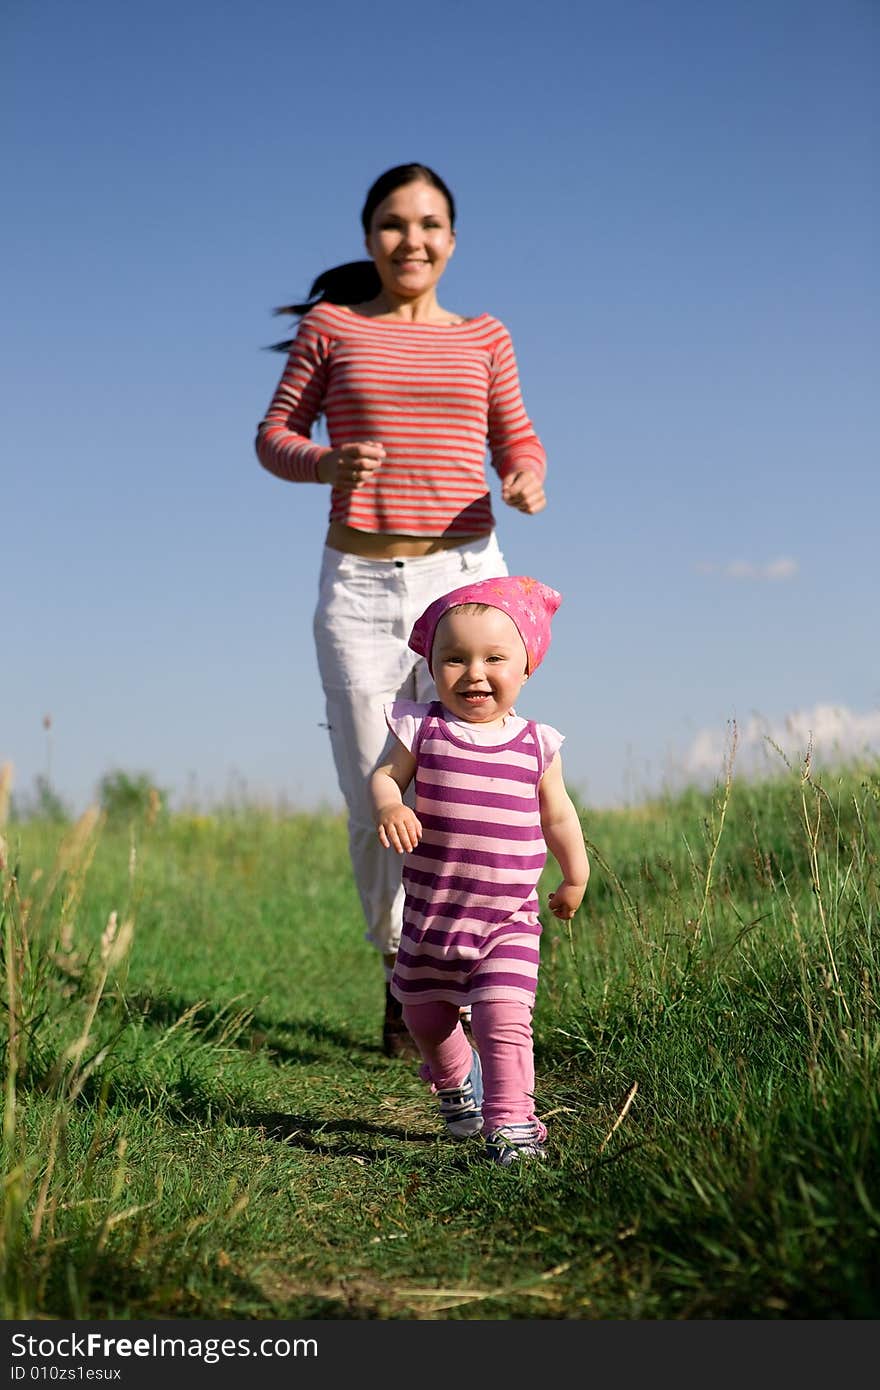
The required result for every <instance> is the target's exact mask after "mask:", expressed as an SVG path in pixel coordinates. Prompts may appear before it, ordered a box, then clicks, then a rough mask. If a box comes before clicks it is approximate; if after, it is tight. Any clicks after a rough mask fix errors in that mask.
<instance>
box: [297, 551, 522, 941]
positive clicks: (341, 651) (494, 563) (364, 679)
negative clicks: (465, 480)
mask: <svg viewBox="0 0 880 1390" xmlns="http://www.w3.org/2000/svg"><path fill="white" fill-rule="evenodd" d="M503 574H507V566H506V565H505V563H504V556H503V555H502V554H501V551H500V549H499V547H498V542H497V540H496V539H495V536H494V534H492V535H489V536H485V537H482V538H481V539H480V540H478V541H475V542H473V543H472V544H470V545H467V546H461V547H457V548H456V549H454V550H440V551H437V552H436V553H435V554H433V555H418V556H414V557H411V558H403V559H400V560H366V559H364V558H362V557H361V556H360V555H344V554H342V552H341V551H338V550H331V549H330V548H329V546H327V547H325V549H324V558H323V563H322V565H321V579H320V589H319V594H318V606H317V608H316V610H315V621H314V632H315V646H316V648H317V652H318V668H319V670H320V672H321V681H322V684H323V686H324V695H325V697H326V701H327V724H328V727H329V730H330V744H331V747H332V750H333V761H334V762H335V764H336V775H337V777H338V779H339V789H340V791H341V792H342V795H343V796H344V798H345V802H346V805H347V807H348V841H349V849H350V851H351V862H352V867H353V869H354V876H355V882H356V883H357V887H358V892H359V893H360V896H361V903H362V905H363V910H364V916H365V918H366V920H367V932H366V938H367V940H368V941H371V942H372V943H373V945H374V946H375V947H376V948H377V949H378V950H380V951H381V952H382V954H383V955H391V954H393V953H394V952H396V950H397V946H398V943H399V941H400V927H401V921H402V917H403V887H402V885H401V873H402V867H403V866H402V863H401V856H400V855H399V854H395V853H394V851H393V850H387V849H383V848H382V846H381V845H380V843H379V837H378V835H377V834H376V825H375V821H374V820H373V810H372V802H371V801H370V798H369V792H368V786H367V782H368V778H369V776H370V774H371V772H372V771H373V769H374V768H375V767H376V766H377V765H378V763H379V760H380V756H381V754H382V752H383V750H384V748H385V745H386V742H387V740H388V738H389V737H390V735H389V733H388V726H387V725H386V723H385V716H384V713H383V709H382V706H383V705H385V704H387V703H388V702H389V701H391V700H417V701H419V702H420V703H424V702H427V701H429V700H434V699H436V691H435V689H434V684H433V681H432V680H431V677H430V675H429V673H428V668H427V665H426V664H425V662H424V661H423V660H422V658H421V657H419V656H416V654H415V652H414V651H412V650H411V649H410V648H409V647H408V646H407V642H408V640H409V635H410V633H411V632H412V629H413V626H414V624H415V622H416V620H417V619H418V618H420V617H421V615H422V613H423V612H424V611H425V609H426V608H427V607H428V604H429V603H433V601H434V599H436V598H440V596H441V595H442V594H446V593H448V592H449V591H450V589H457V588H459V587H460V586H461V585H462V584H473V583H474V582H475V581H476V580H478V579H496V578H498V576H499V575H503ZM411 794H412V789H410V794H409V795H410V796H411Z"/></svg>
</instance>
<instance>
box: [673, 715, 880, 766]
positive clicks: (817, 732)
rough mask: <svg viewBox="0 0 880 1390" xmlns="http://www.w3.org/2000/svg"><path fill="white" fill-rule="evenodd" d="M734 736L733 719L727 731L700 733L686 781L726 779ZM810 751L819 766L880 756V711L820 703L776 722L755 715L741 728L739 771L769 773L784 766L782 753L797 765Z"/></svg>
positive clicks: (690, 750)
mask: <svg viewBox="0 0 880 1390" xmlns="http://www.w3.org/2000/svg"><path fill="white" fill-rule="evenodd" d="M732 735H733V723H732V721H731V722H729V723H728V725H727V727H726V728H725V729H701V730H700V731H699V732H698V733H697V734H696V736H695V737H694V739H693V741H692V742H691V745H690V747H689V748H688V750H687V752H686V754H685V756H684V759H683V762H682V764H681V766H680V769H679V771H680V773H682V774H683V775H684V777H685V778H686V779H687V778H695V779H698V780H699V779H702V778H704V777H706V776H707V775H708V776H713V777H714V776H719V775H721V774H722V773H723V771H724V767H725V764H726V760H727V758H728V757H729V754H730V748H731V741H732ZM780 750H781V752H780ZM808 750H811V756H812V760H813V763H814V765H815V764H818V763H823V762H824V763H829V762H831V763H833V762H845V761H847V760H849V759H853V758H858V757H860V756H864V755H866V754H867V755H869V756H870V755H875V756H876V755H878V754H880V710H869V711H868V712H867V713H859V712H858V711H856V710H851V709H847V707H846V706H845V705H815V706H814V707H813V709H808V710H795V711H794V712H793V713H792V714H788V715H786V716H785V717H784V718H782V719H777V720H768V719H764V718H762V717H761V716H760V715H752V716H751V717H750V718H749V719H748V720H746V722H745V723H744V724H742V725H739V724H738V725H737V727H736V755H735V762H734V771H735V772H739V773H746V774H748V773H752V774H754V773H757V772H770V771H772V770H774V768H775V769H779V768H781V767H783V766H784V761H783V756H782V755H784V757H785V758H787V759H788V761H789V763H791V764H792V766H798V765H800V763H802V762H803V760H804V758H805V757H806V755H807V752H808Z"/></svg>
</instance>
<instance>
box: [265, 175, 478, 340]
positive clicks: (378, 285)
mask: <svg viewBox="0 0 880 1390" xmlns="http://www.w3.org/2000/svg"><path fill="white" fill-rule="evenodd" d="M408 183H427V184H429V185H430V187H431V188H436V189H437V190H438V192H440V193H442V194H443V197H444V198H445V199H446V204H447V206H448V208H449V222H450V226H452V227H453V228H454V227H455V199H454V198H453V196H452V194H451V193H450V191H449V189H448V188H447V187H446V184H445V183H444V182H443V180H442V179H441V177H440V175H439V174H435V173H434V170H433V169H429V168H428V166H427V164H396V165H395V166H394V168H393V169H386V170H385V173H384V174H380V175H379V177H378V178H377V179H376V181H375V183H374V184H373V185H372V187H371V188H370V191H369V193H368V194H367V196H366V199H365V201H364V206H363V208H362V209H361V225H362V226H363V229H364V232H365V233H366V234H367V235H369V231H370V227H371V225H372V221H373V213H374V212H375V211H376V208H377V207H378V206H379V204H380V203H383V202H384V201H385V199H386V198H388V197H390V195H391V194H392V193H393V192H394V191H395V189H398V188H403V187H404V186H405V185H406V184H408ZM381 289H382V281H381V280H380V279H379V272H378V271H377V270H376V267H375V266H374V264H373V262H372V261H346V263H345V264H344V265H335V266H333V267H332V268H331V269H330V270H325V271H322V273H321V274H320V275H319V276H318V277H317V279H316V280H313V281H312V287H311V289H310V290H309V296H308V299H306V301H305V302H304V303H303V304H283V305H281V306H279V308H277V309H275V310H273V313H275V314H292V315H293V316H294V317H295V318H299V317H300V315H302V314H307V313H308V311H309V309H314V307H315V305H316V304H365V303H366V302H367V301H368V300H370V299H375V298H376V296H377V295H378V294H379V292H380V290H381ZM293 343H294V339H293V338H288V339H286V340H285V341H284V342H282V343H273V344H272V350H273V352H289V351H290V349H291V348H292V346H293Z"/></svg>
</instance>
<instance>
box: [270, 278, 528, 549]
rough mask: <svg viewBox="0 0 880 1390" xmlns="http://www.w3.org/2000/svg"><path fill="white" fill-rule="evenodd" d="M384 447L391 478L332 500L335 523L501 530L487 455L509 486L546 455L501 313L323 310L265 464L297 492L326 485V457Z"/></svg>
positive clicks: (277, 409)
mask: <svg viewBox="0 0 880 1390" xmlns="http://www.w3.org/2000/svg"><path fill="white" fill-rule="evenodd" d="M322 413H323V415H324V416H325V419H326V421H327V431H328V434H329V438H330V443H331V447H333V448H338V447H339V446H340V445H342V444H349V443H355V442H358V441H362V440H375V441H377V442H378V443H380V444H383V445H384V447H385V457H384V460H383V463H382V466H381V468H379V469H378V470H377V471H376V473H375V474H374V475H373V478H372V479H371V481H370V482H369V483H368V484H367V485H366V486H365V487H363V488H359V489H357V490H354V491H347V490H343V489H341V488H334V489H333V490H332V492H331V501H330V520H331V521H339V522H342V523H343V524H344V525H346V526H352V527H354V528H355V529H356V530H359V531H372V532H377V533H384V534H387V535H411V536H440V535H444V536H475V535H483V534H485V533H487V532H489V531H491V530H492V529H493V526H494V520H493V516H492V506H491V498H490V495H489V490H488V487H487V482H486V447H487V443H488V448H489V451H490V453H491V458H492V465H493V467H494V469H495V471H496V472H497V473H498V475H499V477H501V478H505V477H507V476H508V474H510V473H516V472H519V471H520V470H522V469H531V470H533V471H534V472H535V473H537V474H538V476H539V477H540V478H543V476H544V472H545V468H546V456H545V453H544V449H543V446H542V444H541V441H540V440H539V439H538V436H537V435H536V434H535V430H534V428H533V426H532V423H531V421H530V420H529V418H528V416H527V415H526V412H525V407H524V406H523V401H522V395H521V393H520V386H519V376H518V373H517V368H516V358H515V356H514V351H513V344H512V343H511V340H510V334H509V333H508V331H507V329H506V328H505V327H504V325H503V324H502V323H500V322H499V321H498V319H495V318H493V317H492V316H491V314H480V315H478V317H477V318H474V319H468V320H466V321H465V322H464V323H462V324H455V325H449V324H434V323H425V324H423V323H411V322H403V321H401V320H396V319H373V318H364V317H363V316H362V315H360V314H356V313H354V312H352V310H350V309H346V308H343V307H342V306H340V305H336V304H319V305H317V306H316V307H315V308H314V309H310V310H309V312H308V313H307V314H305V315H304V316H303V318H302V320H301V322H300V325H299V331H298V333H297V336H296V340H295V342H294V344H293V347H292V348H291V351H290V355H289V357H288V360H287V366H286V367H285V369H284V374H283V376H282V377H281V380H280V382H279V383H278V388H277V390H276V391H275V394H274V396H273V398H272V402H271V404H270V406H269V409H268V411H267V413H266V417H265V419H264V420H263V421H261V423H260V427H259V430H258V433H257V444H256V448H257V457H258V458H259V460H260V462H261V463H262V464H263V466H264V468H267V469H268V470H269V472H270V473H274V474H275V475H276V476H277V477H279V478H284V479H286V480H288V481H289V482H317V481H318V476H317V470H318V461H319V459H320V458H321V456H322V455H323V454H324V453H326V451H327V450H326V446H325V445H321V444H315V443H313V442H312V440H311V437H310V436H311V428H312V425H313V424H314V422H315V420H316V419H317V417H318V416H319V415H320V414H322Z"/></svg>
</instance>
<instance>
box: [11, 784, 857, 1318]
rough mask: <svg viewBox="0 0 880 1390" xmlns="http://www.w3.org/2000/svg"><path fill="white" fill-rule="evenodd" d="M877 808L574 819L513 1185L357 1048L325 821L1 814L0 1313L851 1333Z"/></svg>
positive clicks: (338, 886)
mask: <svg viewBox="0 0 880 1390" xmlns="http://www.w3.org/2000/svg"><path fill="white" fill-rule="evenodd" d="M878 803H880V770H878V768H877V767H876V766H874V767H867V768H863V769H851V770H848V771H845V772H843V773H840V774H835V775H834V776H824V777H823V778H821V779H818V778H814V777H812V776H811V775H810V774H809V771H808V770H806V774H805V770H804V769H800V770H792V771H790V772H787V773H785V774H784V775H783V776H782V777H780V778H779V779H778V780H775V781H771V782H765V783H763V784H760V785H748V784H745V783H739V782H738V781H733V783H732V784H730V783H728V785H727V786H723V787H719V788H717V789H716V791H715V793H714V794H712V795H705V794H702V793H697V792H690V793H687V794H685V795H682V796H680V797H677V798H674V799H672V798H670V799H667V800H664V801H662V802H658V803H654V804H648V805H644V806H642V807H638V808H634V809H631V810H628V811H622V812H616V813H602V814H594V813H589V812H586V811H585V812H584V815H583V823H584V830H585V834H586V837H587V841H588V845H589V847H590V851H591V859H592V863H593V877H592V880H591V883H590V887H589V889H588V893H587V897H586V900H585V903H584V906H583V908H582V909H581V911H580V912H579V913H578V916H577V918H576V919H575V922H574V923H573V924H572V926H571V929H570V930H569V929H567V928H566V927H565V926H564V925H563V924H561V923H558V922H556V921H555V920H553V919H551V918H548V920H547V921H546V924H545V935H544V941H543V947H542V959H543V965H542V979H541V984H540V986H539V1002H538V1006H537V1009H536V1056H537V1072H538V1083H537V1084H538V1112H539V1114H541V1115H542V1117H543V1118H544V1119H545V1120H546V1121H547V1123H548V1125H549V1128H550V1133H551V1149H550V1154H551V1157H550V1161H549V1162H548V1163H547V1164H546V1165H544V1166H540V1165H524V1166H523V1167H522V1169H521V1170H519V1171H518V1170H515V1169H513V1170H511V1169H501V1168H499V1167H497V1166H495V1165H491V1164H489V1163H487V1162H486V1161H485V1159H484V1158H483V1156H482V1151H481V1142H480V1141H479V1140H471V1141H468V1142H466V1143H464V1144H459V1145H455V1144H452V1143H450V1142H448V1141H447V1140H445V1139H444V1137H443V1136H442V1134H441V1131H440V1126H439V1125H438V1123H437V1119H436V1117H435V1114H434V1108H433V1104H432V1102H431V1099H430V1097H429V1095H428V1093H427V1091H426V1089H425V1088H424V1086H423V1085H422V1084H421V1083H420V1082H419V1081H418V1079H417V1077H416V1076H415V1074H414V1068H413V1067H412V1065H411V1064H406V1063H403V1062H400V1061H393V1060H388V1059H386V1058H385V1057H384V1056H383V1055H382V1053H381V1051H380V1047H379V1033H380V1018H381V1011H382V980H381V972H380V969H379V966H378V963H377V959H376V958H375V957H374V955H373V954H372V953H371V951H370V949H369V948H368V947H367V945H366V944H365V943H364V941H363V939H362V927H361V925H360V918H359V911H358V907H357V903H356V898H355V891H354V887H353V884H352V880H351V875H350V871H349V868H348V862H347V855H346V848H345V831H344V825H343V823H342V821H341V820H339V819H336V818H333V817H329V816H306V815H301V816H291V817H278V816H272V815H268V814H262V813H260V812H258V811H255V810H254V811H238V812H235V813H232V812H230V813H228V814H224V815H216V816H182V815H178V816H172V817H168V818H163V817H162V816H161V815H160V816H156V817H154V818H153V823H152V824H151V823H150V816H149V815H147V816H145V817H144V816H141V817H138V818H136V819H134V820H132V821H130V822H126V820H125V819H124V818H123V820H122V821H119V820H117V821H116V822H114V821H112V820H111V821H108V822H107V823H103V822H102V820H101V818H100V817H98V816H97V815H87V816H86V817H84V818H83V820H82V821H80V822H79V823H78V824H77V825H75V826H72V827H67V828H64V827H61V828H59V827H55V826H51V825H47V824H41V823H40V822H38V821H29V822H25V823H21V824H10V825H7V826H6V827H5V828H4V829H3V836H4V839H5V850H4V852H3V855H2V858H3V860H4V868H3V871H2V893H3V897H2V909H0V910H2V935H3V965H2V976H3V1004H4V1009H3V1017H2V1028H3V1033H4V1037H3V1043H4V1053H5V1080H4V1085H5V1103H4V1118H3V1151H4V1152H3V1158H4V1164H3V1167H4V1186H3V1195H2V1213H0V1217H2V1229H0V1261H2V1267H0V1295H2V1309H0V1311H2V1315H3V1317H4V1318H6V1319H11V1318H33V1317H67V1318H70V1317H73V1318H102V1319H103V1318H151V1319H152V1318H165V1317H175V1318H241V1319H270V1318H292V1319H302V1318H307V1319H315V1318H323V1319H334V1318H347V1319H351V1318H358V1319H361V1318H379V1319H701V1318H725V1319H729V1318H748V1319H780V1318H784V1319H801V1318H813V1319H816V1318H875V1317H877V1316H878V1314H880V1129H878V1111H880V1097H878V1074H880V1067H878V1063H880V1021H878V1007H877V1001H878V963H880V962H878V945H877V940H876V935H877V930H878V909H880V869H878V860H880V815H878V810H880V804H878ZM154 809H155V808H154ZM549 879H550V875H549V874H548V878H547V890H548V891H549ZM545 896H546V893H545Z"/></svg>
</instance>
